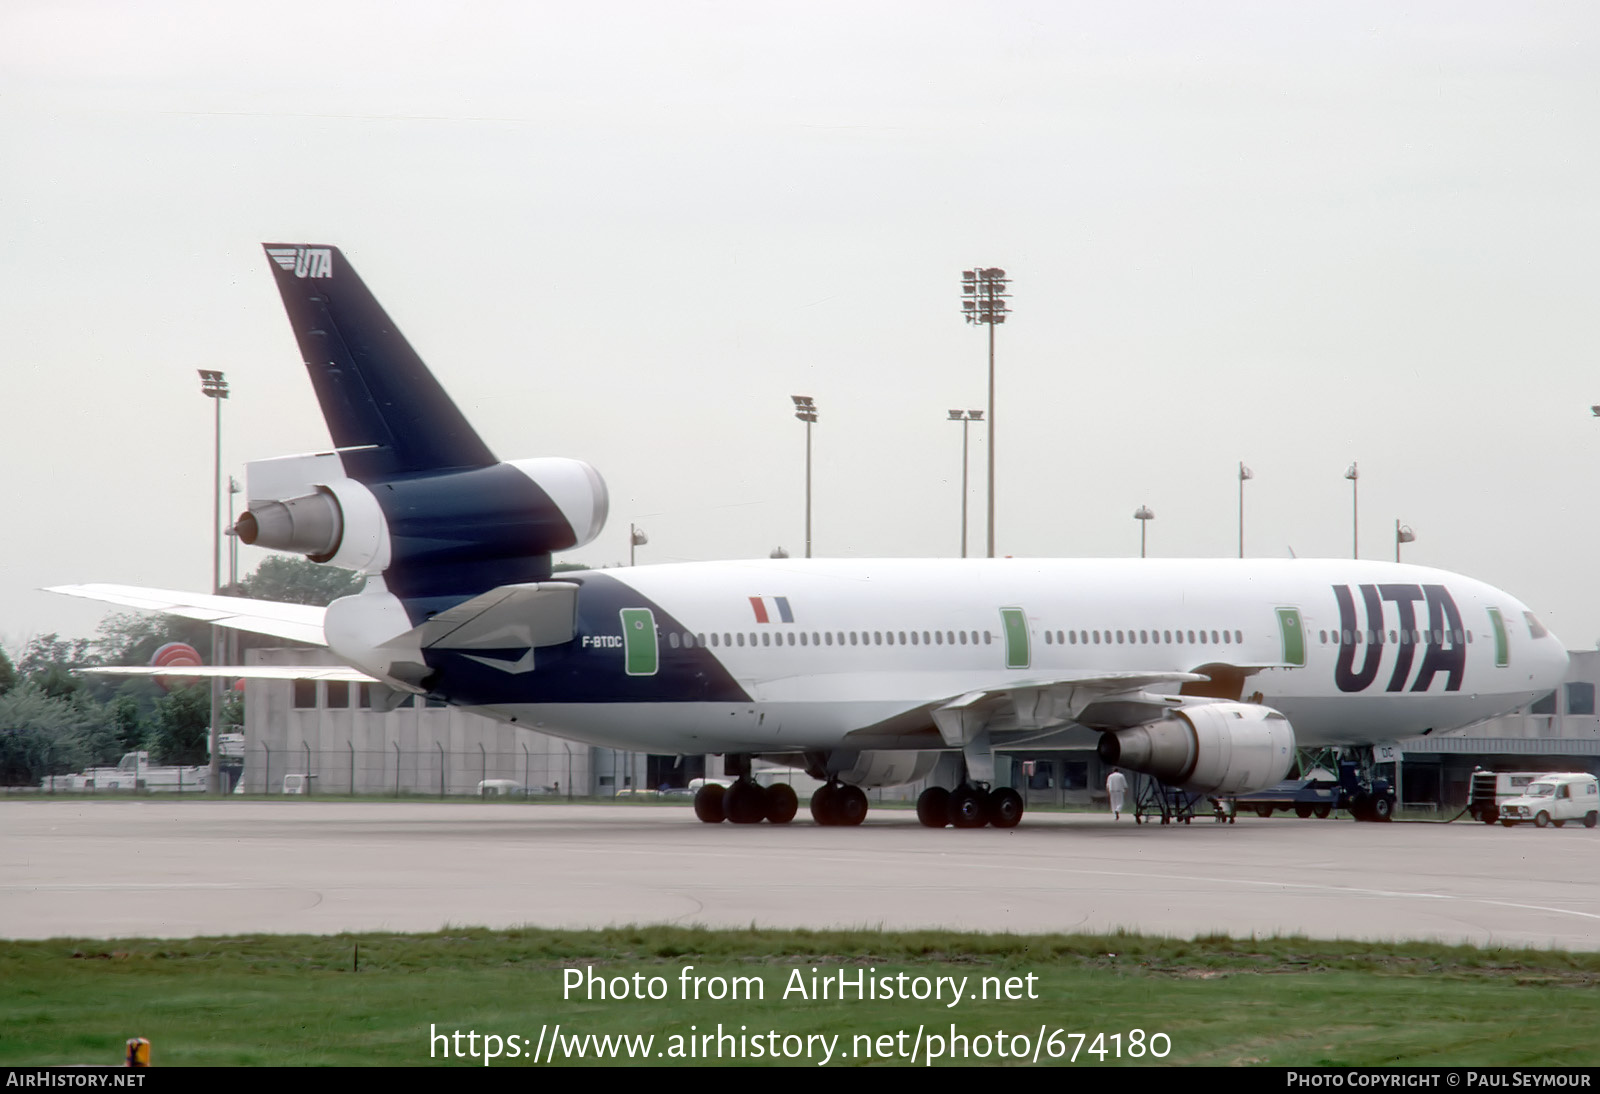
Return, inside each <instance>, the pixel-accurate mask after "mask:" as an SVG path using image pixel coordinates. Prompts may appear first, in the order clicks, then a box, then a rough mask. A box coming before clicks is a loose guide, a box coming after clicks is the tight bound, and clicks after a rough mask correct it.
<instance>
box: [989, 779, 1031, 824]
mask: <svg viewBox="0 0 1600 1094" xmlns="http://www.w3.org/2000/svg"><path fill="white" fill-rule="evenodd" d="M984 804H985V806H986V807H987V808H986V812H987V813H988V814H989V823H990V824H992V825H994V826H995V827H996V828H1015V827H1016V826H1017V822H1018V821H1020V820H1021V819H1022V795H1021V794H1018V793H1017V792H1016V791H1015V790H1013V789H1011V788H1010V787H1009V786H1003V787H1001V788H1000V789H999V790H991V791H989V800H988V801H987V802H986V803H984Z"/></svg>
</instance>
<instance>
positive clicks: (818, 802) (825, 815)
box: [811, 783, 839, 828]
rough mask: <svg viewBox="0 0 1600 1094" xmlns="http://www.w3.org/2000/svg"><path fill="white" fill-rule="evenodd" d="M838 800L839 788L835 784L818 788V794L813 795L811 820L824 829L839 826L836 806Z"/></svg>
mask: <svg viewBox="0 0 1600 1094" xmlns="http://www.w3.org/2000/svg"><path fill="white" fill-rule="evenodd" d="M837 800H838V787H836V786H835V785H834V784H833V783H828V784H826V785H824V786H819V787H817V790H816V793H814V794H812V795H811V819H812V820H814V821H816V822H817V823H818V824H820V825H822V826H823V827H824V828H831V827H833V826H834V825H836V824H838V823H839V821H838V816H837V814H838V810H837V809H836V808H835V805H834V803H835V802H836V801H837Z"/></svg>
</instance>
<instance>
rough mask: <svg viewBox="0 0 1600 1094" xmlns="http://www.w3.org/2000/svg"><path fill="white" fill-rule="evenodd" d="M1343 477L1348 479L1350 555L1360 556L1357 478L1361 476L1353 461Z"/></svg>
mask: <svg viewBox="0 0 1600 1094" xmlns="http://www.w3.org/2000/svg"><path fill="white" fill-rule="evenodd" d="M1344 477H1345V478H1347V479H1349V480H1350V557H1351V558H1360V557H1361V506H1360V500H1361V499H1360V487H1359V486H1357V480H1359V479H1360V478H1361V474H1360V472H1358V471H1357V470H1356V465H1355V463H1354V462H1352V463H1351V464H1350V469H1349V470H1348V471H1346V472H1345V473H1344Z"/></svg>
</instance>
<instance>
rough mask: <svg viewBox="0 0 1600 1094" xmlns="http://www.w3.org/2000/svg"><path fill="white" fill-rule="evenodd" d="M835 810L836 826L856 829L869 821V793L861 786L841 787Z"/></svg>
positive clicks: (835, 800) (834, 805)
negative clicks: (863, 822)
mask: <svg viewBox="0 0 1600 1094" xmlns="http://www.w3.org/2000/svg"><path fill="white" fill-rule="evenodd" d="M833 810H834V816H835V818H836V819H835V820H834V823H835V824H839V825H844V826H846V827H851V828H853V827H855V826H856V825H858V824H860V823H861V822H862V821H864V820H866V819H867V792H866V791H865V790H863V789H861V788H860V787H859V786H844V785H841V786H840V787H839V795H838V797H836V798H835V799H834V804H833Z"/></svg>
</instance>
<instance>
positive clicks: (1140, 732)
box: [1098, 703, 1294, 794]
mask: <svg viewBox="0 0 1600 1094" xmlns="http://www.w3.org/2000/svg"><path fill="white" fill-rule="evenodd" d="M1098 751H1099V754H1100V759H1101V760H1103V761H1104V762H1106V763H1108V764H1113V765H1116V766H1118V767H1126V768H1128V769H1130V770H1132V771H1138V772H1141V773H1143V774H1145V775H1152V776H1154V777H1155V778H1157V779H1160V780H1161V781H1162V782H1164V783H1167V784H1168V785H1169V786H1177V787H1181V788H1183V789H1185V790H1194V791H1199V792H1201V793H1207V794H1247V793H1249V792H1251V791H1253V790H1263V789H1265V788H1266V787H1269V786H1272V785H1273V784H1274V783H1278V782H1281V781H1283V779H1284V777H1285V776H1286V775H1288V773H1289V768H1290V767H1291V766H1292V765H1293V764H1294V728H1293V727H1292V726H1290V725H1289V719H1287V718H1285V717H1284V716H1283V715H1282V714H1280V713H1279V712H1278V711H1276V710H1273V709H1272V708H1271V707H1263V706H1255V705H1251V704H1248V703H1206V704H1200V705H1196V706H1192V707H1186V708H1184V709H1182V710H1178V711H1174V712H1173V713H1172V714H1171V715H1169V716H1167V717H1166V718H1163V719H1162V720H1161V721H1159V722H1151V723H1150V724H1148V725H1142V726H1135V727H1133V728H1132V729H1119V730H1114V731H1110V732H1107V733H1105V734H1103V735H1102V736H1101V738H1100V744H1099V747H1098Z"/></svg>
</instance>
